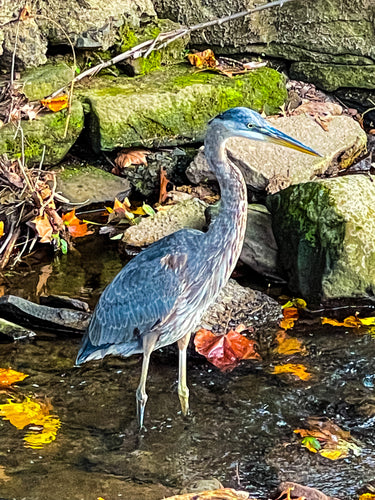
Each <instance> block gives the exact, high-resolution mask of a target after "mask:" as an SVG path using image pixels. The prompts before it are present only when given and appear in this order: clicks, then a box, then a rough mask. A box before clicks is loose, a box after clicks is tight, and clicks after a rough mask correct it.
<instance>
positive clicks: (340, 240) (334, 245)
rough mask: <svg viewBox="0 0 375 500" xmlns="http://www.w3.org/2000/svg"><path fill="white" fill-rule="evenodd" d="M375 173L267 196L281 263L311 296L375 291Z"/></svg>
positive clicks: (300, 290)
mask: <svg viewBox="0 0 375 500" xmlns="http://www.w3.org/2000/svg"><path fill="white" fill-rule="evenodd" d="M374 182H375V176H365V175H347V176H343V177H336V178H332V179H324V180H320V181H318V182H314V183H312V182H308V183H305V184H299V185H297V186H290V187H289V188H287V189H285V190H283V191H281V192H279V193H277V194H276V195H273V196H269V197H268V198H267V206H268V208H269V210H270V212H271V214H272V217H273V231H274V234H275V237H276V241H277V244H278V246H279V255H280V263H281V265H282V267H283V269H284V271H285V272H286V274H287V276H288V280H289V286H290V288H291V289H292V290H293V292H295V293H297V294H300V295H302V296H303V297H306V298H308V299H315V300H320V299H322V300H328V299H336V298H346V297H364V298H366V297H373V296H374V294H375V217H374V206H375V189H374Z"/></svg>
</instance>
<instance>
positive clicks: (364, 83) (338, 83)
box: [290, 62, 375, 92]
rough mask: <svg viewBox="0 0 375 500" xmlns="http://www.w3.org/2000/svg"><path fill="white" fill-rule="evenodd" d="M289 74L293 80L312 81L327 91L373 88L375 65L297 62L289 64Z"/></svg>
mask: <svg viewBox="0 0 375 500" xmlns="http://www.w3.org/2000/svg"><path fill="white" fill-rule="evenodd" d="M290 76H291V78H294V79H295V80H303V81H308V82H314V83H315V84H316V85H318V86H319V87H320V88H322V89H324V90H326V91H327V92H333V91H334V90H337V89H339V88H341V87H349V88H355V89H358V88H360V89H374V88H375V65H374V64H371V65H366V66H361V65H358V64H352V65H351V64H321V63H315V62H298V63H294V64H292V65H291V68H290Z"/></svg>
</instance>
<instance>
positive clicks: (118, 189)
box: [56, 164, 131, 206]
mask: <svg viewBox="0 0 375 500" xmlns="http://www.w3.org/2000/svg"><path fill="white" fill-rule="evenodd" d="M56 177H57V192H59V193H61V194H62V195H63V196H64V198H67V199H68V200H69V202H70V204H73V205H74V204H77V205H80V206H84V205H89V204H91V203H103V202H105V201H113V200H114V199H115V198H116V197H117V198H121V199H123V198H125V197H126V196H128V195H129V193H130V191H131V186H130V182H129V181H128V180H127V179H123V178H122V177H118V176H117V175H113V174H111V173H109V172H106V171H105V170H102V169H101V168H97V167H94V166H92V165H86V164H84V165H82V166H80V165H79V166H77V165H72V166H71V165H67V166H63V167H62V168H61V169H60V168H59V169H58V170H57V176H56Z"/></svg>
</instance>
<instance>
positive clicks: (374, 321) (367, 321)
mask: <svg viewBox="0 0 375 500" xmlns="http://www.w3.org/2000/svg"><path fill="white" fill-rule="evenodd" d="M359 321H360V322H361V323H362V325H364V326H374V325H375V317H370V318H359Z"/></svg>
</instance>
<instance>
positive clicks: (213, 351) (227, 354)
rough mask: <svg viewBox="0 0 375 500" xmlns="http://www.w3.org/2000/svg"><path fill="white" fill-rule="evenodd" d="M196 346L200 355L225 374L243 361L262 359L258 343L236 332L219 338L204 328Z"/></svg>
mask: <svg viewBox="0 0 375 500" xmlns="http://www.w3.org/2000/svg"><path fill="white" fill-rule="evenodd" d="M194 345H195V349H196V351H197V352H199V354H202V355H203V356H205V357H206V358H207V360H208V361H209V362H210V363H212V364H213V365H215V366H216V367H217V368H219V369H220V370H221V371H224V372H225V371H231V370H233V369H234V368H236V366H238V365H239V363H240V361H241V360H242V359H258V360H260V359H261V357H260V355H259V354H258V352H257V344H256V342H255V341H254V340H249V339H247V338H246V337H245V336H244V335H241V334H240V333H238V332H236V331H234V330H231V331H230V332H228V333H227V334H226V335H220V336H218V335H214V334H213V333H212V332H211V331H210V330H205V329H204V328H202V329H200V330H198V332H197V333H196V335H195V338H194Z"/></svg>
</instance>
